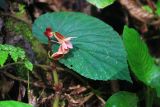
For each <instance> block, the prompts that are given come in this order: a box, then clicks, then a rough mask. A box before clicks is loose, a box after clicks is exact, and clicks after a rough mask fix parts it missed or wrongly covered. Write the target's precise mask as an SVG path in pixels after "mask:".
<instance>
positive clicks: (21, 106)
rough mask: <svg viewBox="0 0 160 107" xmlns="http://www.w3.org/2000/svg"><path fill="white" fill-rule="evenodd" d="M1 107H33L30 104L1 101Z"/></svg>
mask: <svg viewBox="0 0 160 107" xmlns="http://www.w3.org/2000/svg"><path fill="white" fill-rule="evenodd" d="M0 107H32V106H31V105H29V104H25V103H22V102H19V101H11V100H10V101H9V100H7V101H0Z"/></svg>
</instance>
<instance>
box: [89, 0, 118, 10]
mask: <svg viewBox="0 0 160 107" xmlns="http://www.w3.org/2000/svg"><path fill="white" fill-rule="evenodd" d="M87 1H88V2H89V3H91V4H93V5H95V6H96V7H98V8H105V7H107V6H109V5H111V4H113V3H114V2H115V0H87Z"/></svg>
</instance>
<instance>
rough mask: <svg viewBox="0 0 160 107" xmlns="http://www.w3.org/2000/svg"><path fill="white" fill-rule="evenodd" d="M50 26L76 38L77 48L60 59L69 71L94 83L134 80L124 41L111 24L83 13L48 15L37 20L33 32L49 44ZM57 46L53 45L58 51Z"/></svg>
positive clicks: (75, 44) (74, 44) (74, 40)
mask: <svg viewBox="0 0 160 107" xmlns="http://www.w3.org/2000/svg"><path fill="white" fill-rule="evenodd" d="M47 27H51V28H52V30H53V31H54V32H59V33H60V34H62V35H63V36H65V37H76V38H74V39H72V40H71V42H72V44H73V49H71V50H70V52H69V53H67V54H66V55H64V57H63V58H61V59H60V62H61V63H62V64H64V65H66V66H67V67H68V68H71V69H73V70H74V71H76V72H78V73H79V74H81V75H83V76H85V77H87V78H90V79H94V80H111V79H112V80H113V79H121V80H128V81H131V79H130V76H129V72H128V65H127V61H126V60H127V59H126V52H125V50H124V47H123V43H122V40H121V38H120V36H119V35H118V34H117V32H115V31H114V30H113V29H112V28H111V27H110V26H109V25H107V24H105V23H104V22H102V21H100V20H99V19H96V18H94V17H91V16H88V15H86V14H83V13H75V12H55V13H47V14H44V15H42V16H40V17H39V18H38V19H37V20H36V21H35V23H34V25H33V29H32V30H33V33H34V35H35V36H36V37H37V38H38V39H39V40H40V41H41V42H42V43H46V44H47V43H48V39H47V37H46V36H45V35H44V32H45V30H46V28H47ZM57 46H59V45H58V44H54V45H53V51H54V52H57V50H56V47H57Z"/></svg>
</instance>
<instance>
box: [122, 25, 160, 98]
mask: <svg viewBox="0 0 160 107" xmlns="http://www.w3.org/2000/svg"><path fill="white" fill-rule="evenodd" d="M123 41H124V44H125V47H126V51H127V54H128V62H129V64H130V67H131V69H132V71H133V72H134V74H135V75H136V76H137V78H138V79H139V80H141V81H143V82H144V83H145V84H146V85H148V86H150V87H152V88H154V89H156V91H157V95H158V96H159V97H160V68H159V67H158V66H157V65H155V64H154V61H153V58H152V57H151V56H150V54H149V52H148V48H147V45H146V44H145V42H144V41H142V40H141V39H140V35H139V34H138V32H137V31H136V30H134V29H132V28H128V27H127V26H125V27H124V31H123Z"/></svg>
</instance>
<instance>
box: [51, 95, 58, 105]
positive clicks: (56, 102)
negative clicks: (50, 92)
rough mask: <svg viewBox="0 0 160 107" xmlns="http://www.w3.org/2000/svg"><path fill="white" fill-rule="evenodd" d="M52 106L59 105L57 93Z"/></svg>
mask: <svg viewBox="0 0 160 107" xmlns="http://www.w3.org/2000/svg"><path fill="white" fill-rule="evenodd" d="M52 107H59V95H55V99H54V101H53V106H52Z"/></svg>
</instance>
